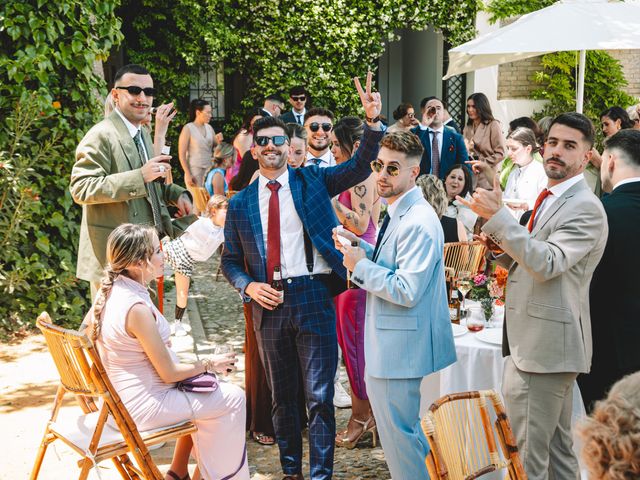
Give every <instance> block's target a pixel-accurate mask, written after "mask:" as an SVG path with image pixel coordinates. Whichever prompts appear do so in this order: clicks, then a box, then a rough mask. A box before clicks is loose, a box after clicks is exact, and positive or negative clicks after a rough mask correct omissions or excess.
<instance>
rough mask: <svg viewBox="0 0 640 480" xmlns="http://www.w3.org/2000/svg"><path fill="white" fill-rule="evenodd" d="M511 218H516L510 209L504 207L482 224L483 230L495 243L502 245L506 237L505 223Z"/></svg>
mask: <svg viewBox="0 0 640 480" xmlns="http://www.w3.org/2000/svg"><path fill="white" fill-rule="evenodd" d="M511 220H514V218H513V217H512V216H511V214H510V213H509V210H507V207H502V208H501V209H500V210H498V212H497V213H496V214H495V215H494V216H493V217H491V218H490V219H489V220H488V221H487V223H485V224H484V225H483V226H482V231H483V232H484V233H486V234H487V236H488V237H489V238H490V239H491V240H492V241H493V242H494V243H496V244H498V245H500V244H501V243H502V240H503V238H504V235H503V230H504V225H505V224H508V223H509V222H510V221H511Z"/></svg>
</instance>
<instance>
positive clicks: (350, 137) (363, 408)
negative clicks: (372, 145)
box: [331, 117, 380, 448]
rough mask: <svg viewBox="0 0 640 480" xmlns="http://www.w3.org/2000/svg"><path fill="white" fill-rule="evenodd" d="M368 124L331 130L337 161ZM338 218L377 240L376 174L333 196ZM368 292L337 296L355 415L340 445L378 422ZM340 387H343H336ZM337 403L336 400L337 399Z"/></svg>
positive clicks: (345, 123) (350, 120)
mask: <svg viewBox="0 0 640 480" xmlns="http://www.w3.org/2000/svg"><path fill="white" fill-rule="evenodd" d="M363 132H364V124H363V123H362V120H360V119H359V118H358V117H344V118H341V119H340V120H339V121H338V122H337V123H336V125H335V126H334V128H333V131H332V132H331V142H332V144H333V146H332V147H331V150H332V153H333V156H334V157H335V159H336V163H337V164H338V165H340V164H341V163H344V162H346V161H347V160H349V159H350V158H351V157H352V156H353V153H354V152H355V151H356V150H357V148H358V147H359V146H360V138H361V137H362V134H363ZM332 204H333V209H334V210H335V212H336V216H337V217H338V221H339V222H340V223H341V224H342V225H343V226H344V228H346V229H347V230H349V231H350V232H353V233H354V234H355V235H357V236H358V238H361V239H364V240H365V241H366V242H368V243H374V242H375V238H376V231H377V228H378V219H379V217H380V202H379V197H378V194H377V193H376V179H375V175H373V174H371V175H370V176H369V178H368V179H366V180H365V181H364V182H362V183H360V184H358V185H355V186H353V187H351V188H350V189H348V190H345V191H344V192H342V193H341V194H340V195H338V196H337V197H334V198H333V199H332ZM366 301H367V292H366V291H364V290H362V289H348V290H346V291H345V292H343V293H341V294H340V295H338V296H336V297H335V303H336V319H337V323H336V329H337V333H338V345H340V349H341V350H342V357H343V358H344V363H345V366H346V368H347V376H348V377H349V385H350V386H351V418H350V419H349V423H348V424H347V428H346V429H345V430H342V431H340V432H338V433H337V434H336V445H337V446H339V447H346V448H354V447H355V446H356V444H357V443H358V440H360V438H362V436H363V435H364V434H365V433H366V432H367V431H370V430H371V428H373V427H374V426H375V424H376V422H375V419H374V418H373V413H372V411H371V405H370V404H369V397H368V396H367V388H366V386H365V383H364V370H365V360H364V321H365V308H366ZM336 388H340V387H336ZM334 404H335V401H334Z"/></svg>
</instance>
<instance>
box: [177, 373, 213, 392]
mask: <svg viewBox="0 0 640 480" xmlns="http://www.w3.org/2000/svg"><path fill="white" fill-rule="evenodd" d="M176 386H177V387H178V390H181V391H183V392H215V391H216V390H217V389H218V377H216V376H215V375H214V374H213V373H207V372H205V373H201V374H200V375H196V376H195V377H189V378H185V379H184V380H182V381H180V382H178V383H177V385H176Z"/></svg>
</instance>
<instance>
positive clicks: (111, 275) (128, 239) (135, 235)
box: [89, 223, 156, 341]
mask: <svg viewBox="0 0 640 480" xmlns="http://www.w3.org/2000/svg"><path fill="white" fill-rule="evenodd" d="M154 235H156V231H155V229H154V228H153V227H150V226H147V225H134V224H132V223H124V224H122V225H120V226H119V227H118V228H116V229H115V230H114V231H113V232H111V234H110V235H109V238H108V239H107V262H108V263H107V267H106V268H105V271H104V273H105V276H104V278H103V279H102V283H101V285H100V290H98V294H97V295H96V301H95V303H94V305H93V318H92V319H91V321H90V324H89V332H90V336H91V340H93V341H96V340H97V338H98V337H99V336H100V331H101V329H102V311H103V310H104V306H105V304H106V303H107V299H108V298H109V295H110V294H111V289H112V288H113V282H115V280H116V278H118V276H119V275H125V276H128V275H127V273H128V272H127V269H128V268H129V267H130V266H131V265H132V264H134V263H136V262H140V261H143V262H149V259H150V258H151V256H152V255H153V240H154Z"/></svg>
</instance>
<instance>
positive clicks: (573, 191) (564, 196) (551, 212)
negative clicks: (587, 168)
mask: <svg viewBox="0 0 640 480" xmlns="http://www.w3.org/2000/svg"><path fill="white" fill-rule="evenodd" d="M582 188H589V187H587V184H586V183H585V181H584V180H581V181H580V182H578V183H576V184H575V185H573V186H572V187H570V188H569V190H567V191H566V192H564V193H563V194H562V195H560V198H558V200H556V201H555V202H553V205H551V207H549V208H548V209H547V210H545V212H544V213H543V214H542V217H540V219H539V220H538V221H537V222H536V225H535V227H533V231H532V232H531V233H532V234H533V236H535V235H536V234H537V233H538V232H539V231H540V230H541V229H542V227H544V226H545V225H546V224H547V222H548V221H549V220H551V218H552V217H553V216H554V215H555V214H556V212H557V211H558V210H559V209H560V207H562V206H563V205H564V204H565V203H566V202H567V200H568V199H570V198H571V197H573V196H574V195H575V194H576V193H577V192H578V191H579V190H581V189H582Z"/></svg>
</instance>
